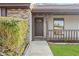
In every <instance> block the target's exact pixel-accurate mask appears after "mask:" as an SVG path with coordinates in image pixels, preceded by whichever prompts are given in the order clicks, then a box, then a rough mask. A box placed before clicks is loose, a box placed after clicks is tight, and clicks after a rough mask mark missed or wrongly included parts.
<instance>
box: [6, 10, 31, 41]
mask: <svg viewBox="0 0 79 59" xmlns="http://www.w3.org/2000/svg"><path fill="white" fill-rule="evenodd" d="M7 16H10V17H19V18H23V19H26V20H28V22H29V29H30V30H29V32H30V33H29V34H28V36H27V37H28V39H29V41H31V40H32V34H31V33H32V32H31V31H32V29H31V26H32V25H31V20H32V19H31V11H30V9H7Z"/></svg>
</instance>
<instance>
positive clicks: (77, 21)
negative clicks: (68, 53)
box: [48, 15, 79, 37]
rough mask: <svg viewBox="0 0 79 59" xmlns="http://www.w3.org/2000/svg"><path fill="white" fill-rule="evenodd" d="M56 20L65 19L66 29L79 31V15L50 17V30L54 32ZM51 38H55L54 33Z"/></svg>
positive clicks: (51, 33)
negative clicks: (54, 20)
mask: <svg viewBox="0 0 79 59" xmlns="http://www.w3.org/2000/svg"><path fill="white" fill-rule="evenodd" d="M54 18H64V29H71V30H79V15H49V17H48V30H53V19H54ZM49 36H52V37H53V32H50V33H49Z"/></svg>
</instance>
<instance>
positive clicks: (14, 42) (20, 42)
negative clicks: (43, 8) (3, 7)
mask: <svg viewBox="0 0 79 59" xmlns="http://www.w3.org/2000/svg"><path fill="white" fill-rule="evenodd" d="M27 34H28V21H26V19H20V18H13V17H0V46H2V47H3V48H4V50H3V49H2V50H3V53H5V54H7V55H21V54H22V53H23V51H24V48H25V46H26V44H27V43H28V42H27V39H26V37H27Z"/></svg>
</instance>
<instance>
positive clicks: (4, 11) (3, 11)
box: [1, 8, 7, 16]
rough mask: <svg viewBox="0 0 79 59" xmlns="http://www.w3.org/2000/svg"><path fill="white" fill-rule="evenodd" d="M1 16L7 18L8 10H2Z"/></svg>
mask: <svg viewBox="0 0 79 59" xmlns="http://www.w3.org/2000/svg"><path fill="white" fill-rule="evenodd" d="M1 16H7V8H1Z"/></svg>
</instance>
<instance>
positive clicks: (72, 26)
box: [32, 13, 79, 42]
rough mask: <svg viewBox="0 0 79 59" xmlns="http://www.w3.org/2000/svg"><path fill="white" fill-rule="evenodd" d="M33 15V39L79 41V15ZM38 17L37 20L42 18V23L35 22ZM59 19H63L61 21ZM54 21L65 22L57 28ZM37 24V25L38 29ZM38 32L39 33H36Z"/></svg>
mask: <svg viewBox="0 0 79 59" xmlns="http://www.w3.org/2000/svg"><path fill="white" fill-rule="evenodd" d="M32 16H33V18H32V25H33V26H32V27H33V28H32V39H33V40H47V41H52V42H79V15H52V14H43V13H42V14H38V13H37V14H33V15H32ZM36 18H37V20H40V19H42V20H43V21H42V23H41V21H38V22H39V24H37V23H35V19H36ZM54 18H55V19H56V18H57V19H58V21H57V20H56V21H55V20H54ZM59 20H60V21H61V20H63V21H61V22H60V21H59ZM54 22H60V23H62V22H63V23H62V27H61V28H60V29H56V27H55V24H54ZM36 25H37V26H36ZM35 26H36V27H37V30H36V28H35ZM54 27H55V28H54ZM36 32H37V34H35V33H36ZM40 32H41V33H40ZM56 32H57V33H56Z"/></svg>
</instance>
